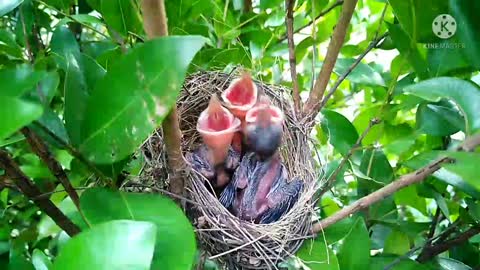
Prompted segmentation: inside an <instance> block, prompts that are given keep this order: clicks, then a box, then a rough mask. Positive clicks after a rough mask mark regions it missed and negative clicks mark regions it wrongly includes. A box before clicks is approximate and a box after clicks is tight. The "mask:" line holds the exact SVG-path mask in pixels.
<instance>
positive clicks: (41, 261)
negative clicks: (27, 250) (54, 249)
mask: <svg viewBox="0 0 480 270" xmlns="http://www.w3.org/2000/svg"><path fill="white" fill-rule="evenodd" d="M32 264H33V267H35V270H48V269H51V267H52V262H51V261H50V259H48V257H47V255H45V253H43V252H42V251H40V250H38V249H35V250H34V251H33V253H32Z"/></svg>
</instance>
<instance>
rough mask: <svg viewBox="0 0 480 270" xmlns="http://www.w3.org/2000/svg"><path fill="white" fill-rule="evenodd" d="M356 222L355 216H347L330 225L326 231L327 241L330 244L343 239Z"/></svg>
mask: <svg viewBox="0 0 480 270" xmlns="http://www.w3.org/2000/svg"><path fill="white" fill-rule="evenodd" d="M354 224H355V219H353V218H345V219H342V220H340V221H338V222H337V223H334V224H332V225H331V226H328V227H327V228H326V229H325V231H324V233H325V238H326V239H327V243H328V244H329V245H331V244H334V243H336V242H338V241H340V240H342V239H343V238H344V237H345V236H346V235H348V234H349V233H350V230H351V229H352V226H353V225H354Z"/></svg>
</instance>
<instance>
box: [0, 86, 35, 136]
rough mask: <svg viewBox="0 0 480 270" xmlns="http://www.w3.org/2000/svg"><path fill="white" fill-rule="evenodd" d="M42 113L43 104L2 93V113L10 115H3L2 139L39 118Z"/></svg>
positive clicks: (0, 105) (0, 99)
mask: <svg viewBox="0 0 480 270" xmlns="http://www.w3.org/2000/svg"><path fill="white" fill-rule="evenodd" d="M42 113H43V109H42V106H40V105H38V104H34V103H30V102H27V101H23V100H20V99H18V98H13V97H7V96H1V95H0V115H3V116H7V115H8V117H3V119H2V124H1V125H0V140H3V139H5V138H7V137H9V136H11V135H12V134H13V133H15V132H16V131H17V130H19V129H20V128H22V127H23V126H26V125H28V124H30V123H31V122H33V121H34V120H36V119H38V118H39V117H40V116H41V115H42Z"/></svg>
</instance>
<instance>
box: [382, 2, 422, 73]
mask: <svg viewBox="0 0 480 270" xmlns="http://www.w3.org/2000/svg"><path fill="white" fill-rule="evenodd" d="M405 3H407V2H405ZM387 25H388V32H389V33H390V36H391V37H392V40H393V42H394V44H395V47H396V48H397V50H398V51H399V52H400V54H401V55H402V56H403V57H405V58H406V59H407V60H408V62H410V64H411V65H412V67H413V69H414V70H415V72H416V73H418V76H419V77H420V78H421V79H425V78H428V77H429V72H430V71H429V69H428V64H427V61H426V59H425V57H424V56H423V55H422V54H421V53H420V50H419V49H418V47H417V44H416V42H415V41H413V40H412V39H411V37H410V36H408V35H407V33H405V32H404V31H403V30H402V28H401V27H400V26H399V25H396V24H387ZM429 25H431V23H429Z"/></svg>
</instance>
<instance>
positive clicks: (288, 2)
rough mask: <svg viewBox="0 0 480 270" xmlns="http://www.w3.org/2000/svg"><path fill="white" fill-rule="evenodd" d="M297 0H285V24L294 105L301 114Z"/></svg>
mask: <svg viewBox="0 0 480 270" xmlns="http://www.w3.org/2000/svg"><path fill="white" fill-rule="evenodd" d="M294 4H295V0H285V8H286V9H287V16H286V17H285V25H286V26H287V39H288V62H289V63H290V74H291V77H292V83H293V105H294V108H295V114H296V115H297V116H300V112H301V110H302V100H301V99H300V89H299V87H298V78H297V59H296V58H295V43H294V41H293V6H294Z"/></svg>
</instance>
